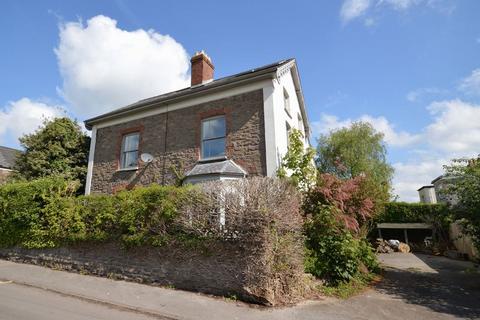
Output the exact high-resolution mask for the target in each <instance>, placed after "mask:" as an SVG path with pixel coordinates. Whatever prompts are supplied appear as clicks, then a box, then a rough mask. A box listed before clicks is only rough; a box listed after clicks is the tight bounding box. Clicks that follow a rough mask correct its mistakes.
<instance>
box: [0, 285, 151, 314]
mask: <svg viewBox="0 0 480 320" xmlns="http://www.w3.org/2000/svg"><path fill="white" fill-rule="evenodd" d="M0 319H1V320H31V319H36V320H43V319H45V320H47V319H48V320H57V319H58V320H60V319H61V320H65V319H68V320H87V319H88V320H93V319H102V320H103V319H105V320H106V319H116V320H124V319H125V320H127V319H129V320H147V319H158V318H153V317H148V316H146V315H143V314H139V313H136V312H134V311H131V312H130V311H127V310H121V309H118V308H117V309H116V308H112V307H109V306H107V305H103V304H98V303H93V302H89V301H86V300H81V299H78V298H72V297H68V296H64V295H61V294H58V293H55V292H50V291H46V290H42V289H37V288H32V287H28V286H23V285H17V284H15V283H11V282H6V281H3V282H0Z"/></svg>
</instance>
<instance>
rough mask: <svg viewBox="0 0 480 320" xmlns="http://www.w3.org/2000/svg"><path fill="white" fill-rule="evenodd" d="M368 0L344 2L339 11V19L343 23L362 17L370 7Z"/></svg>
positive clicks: (347, 0)
mask: <svg viewBox="0 0 480 320" xmlns="http://www.w3.org/2000/svg"><path fill="white" fill-rule="evenodd" d="M370 4H371V1H370V0H345V1H344V2H343V4H342V7H341V9H340V17H341V18H342V21H343V22H345V23H346V22H348V21H350V20H352V19H355V18H357V17H360V16H362V15H363V14H364V13H365V12H366V11H367V9H368V8H369V7H370Z"/></svg>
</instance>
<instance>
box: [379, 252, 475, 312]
mask: <svg viewBox="0 0 480 320" xmlns="http://www.w3.org/2000/svg"><path fill="white" fill-rule="evenodd" d="M379 259H380V261H381V262H382V264H383V265H384V266H385V268H386V272H385V279H384V281H382V282H381V283H379V284H378V285H377V287H376V288H375V291H376V293H377V294H380V295H384V296H385V297H390V298H394V299H399V300H400V301H402V304H403V305H404V306H409V307H410V308H413V309H416V310H426V311H429V312H435V313H437V315H438V317H440V315H439V314H438V313H441V314H442V317H443V318H445V319H450V318H452V319H454V318H460V319H480V269H479V268H478V266H477V267H475V266H474V265H473V264H472V263H471V262H467V261H458V260H452V259H448V258H445V257H436V256H431V255H424V254H411V253H409V254H405V253H393V254H381V255H380V256H379Z"/></svg>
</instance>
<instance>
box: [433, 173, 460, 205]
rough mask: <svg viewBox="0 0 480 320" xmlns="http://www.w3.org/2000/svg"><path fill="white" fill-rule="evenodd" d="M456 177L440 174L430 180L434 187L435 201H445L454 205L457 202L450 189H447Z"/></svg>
mask: <svg viewBox="0 0 480 320" xmlns="http://www.w3.org/2000/svg"><path fill="white" fill-rule="evenodd" d="M457 179H458V178H457V177H453V176H447V175H441V176H439V177H437V178H435V179H433V180H432V185H433V186H434V188H435V195H436V198H437V201H438V202H440V203H447V204H449V205H455V204H456V203H457V202H458V199H457V196H456V195H455V193H454V192H453V191H452V190H449V187H451V186H452V185H453V184H455V181H456V180H457Z"/></svg>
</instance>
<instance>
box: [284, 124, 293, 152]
mask: <svg viewBox="0 0 480 320" xmlns="http://www.w3.org/2000/svg"><path fill="white" fill-rule="evenodd" d="M285 127H286V129H287V130H286V132H287V147H289V146H290V133H292V127H290V125H289V124H288V122H286V123H285Z"/></svg>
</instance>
